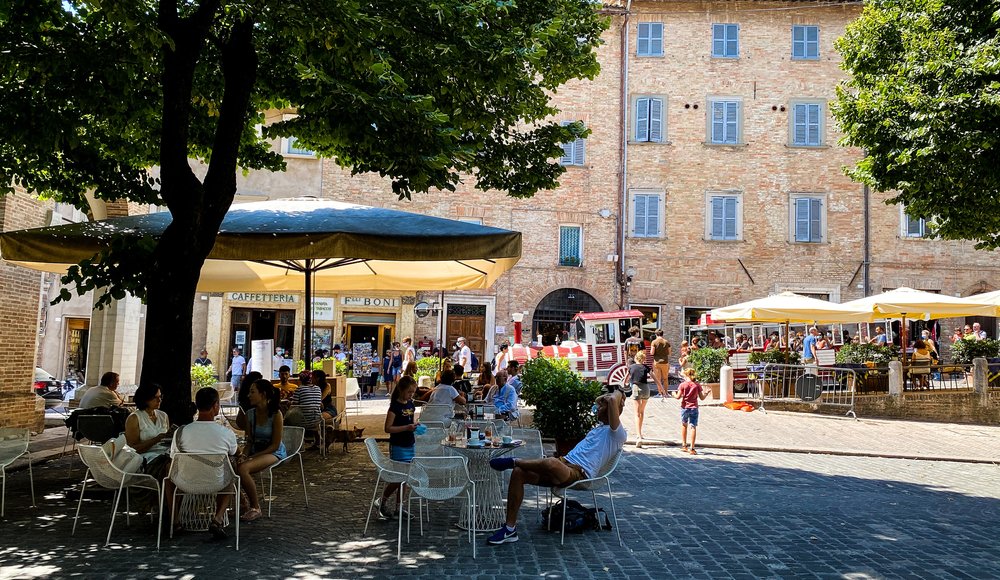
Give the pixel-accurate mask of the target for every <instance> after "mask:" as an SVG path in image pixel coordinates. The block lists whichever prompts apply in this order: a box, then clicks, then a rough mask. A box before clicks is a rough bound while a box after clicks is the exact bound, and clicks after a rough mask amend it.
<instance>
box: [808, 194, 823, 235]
mask: <svg viewBox="0 0 1000 580" xmlns="http://www.w3.org/2000/svg"><path fill="white" fill-rule="evenodd" d="M809 241H810V242H815V243H819V242H822V241H823V200H821V199H810V200H809Z"/></svg>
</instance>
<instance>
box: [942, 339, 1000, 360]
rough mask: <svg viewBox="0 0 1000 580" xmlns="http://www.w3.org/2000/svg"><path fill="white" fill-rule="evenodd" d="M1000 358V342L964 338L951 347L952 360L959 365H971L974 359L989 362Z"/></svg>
mask: <svg viewBox="0 0 1000 580" xmlns="http://www.w3.org/2000/svg"><path fill="white" fill-rule="evenodd" d="M998 356H1000V340H993V339H991V338H987V339H983V340H977V339H975V338H962V339H959V340H957V341H955V342H954V343H953V344H952V345H951V360H952V361H953V362H955V363H958V364H967V365H971V364H972V360H973V359H977V358H985V359H987V360H989V359H992V358H997V357H998Z"/></svg>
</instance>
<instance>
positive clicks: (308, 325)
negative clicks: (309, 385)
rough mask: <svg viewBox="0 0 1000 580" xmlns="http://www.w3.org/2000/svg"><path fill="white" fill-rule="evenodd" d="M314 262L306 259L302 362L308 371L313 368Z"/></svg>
mask: <svg viewBox="0 0 1000 580" xmlns="http://www.w3.org/2000/svg"><path fill="white" fill-rule="evenodd" d="M312 266H313V261H312V260H311V259H309V258H306V268H305V272H304V273H305V276H306V307H305V311H306V313H305V314H306V319H305V324H304V327H305V338H304V339H303V341H302V351H303V356H302V360H304V361H305V363H306V369H310V368H312V293H313V289H312V274H313V268H312Z"/></svg>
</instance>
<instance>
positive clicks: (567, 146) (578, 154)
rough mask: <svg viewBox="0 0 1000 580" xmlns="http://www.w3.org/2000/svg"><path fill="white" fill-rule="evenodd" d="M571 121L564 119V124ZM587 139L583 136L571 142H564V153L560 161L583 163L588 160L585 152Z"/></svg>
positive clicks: (573, 163) (570, 163) (564, 163)
mask: <svg viewBox="0 0 1000 580" xmlns="http://www.w3.org/2000/svg"><path fill="white" fill-rule="evenodd" d="M570 123H571V121H563V122H562V125H563V126H564V127H565V126H566V125H569V124H570ZM586 141H587V140H586V139H582V138H581V139H576V140H574V141H570V142H569V143H563V146H562V148H563V155H562V158H561V159H560V160H559V163H560V164H562V165H583V164H584V162H585V161H586V154H585V152H584V150H585V148H586Z"/></svg>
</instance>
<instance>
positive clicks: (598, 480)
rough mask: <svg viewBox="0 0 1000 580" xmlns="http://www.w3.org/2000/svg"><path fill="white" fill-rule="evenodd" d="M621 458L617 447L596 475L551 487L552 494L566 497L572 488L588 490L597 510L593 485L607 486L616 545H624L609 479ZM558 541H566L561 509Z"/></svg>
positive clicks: (564, 511)
mask: <svg viewBox="0 0 1000 580" xmlns="http://www.w3.org/2000/svg"><path fill="white" fill-rule="evenodd" d="M621 458H622V450H621V449H619V450H618V452H617V453H615V454H614V456H612V457H611V459H610V460H608V462H607V463H605V464H604V467H602V468H601V471H600V472H598V474H597V477H594V478H591V479H581V480H580V481H575V482H573V483H571V484H569V485H567V486H566V487H553V488H552V495H554V496H556V497H559V498H562V499H564V500H565V499H567V498H568V497H569V491H570V490H573V489H578V490H580V491H585V490H590V492H591V494H593V496H594V511H595V512H597V491H596V490H595V487H597V486H599V485H601V484H602V483H603V484H606V485H607V486H608V500H610V501H611V519H612V520H614V522H613V523H612V525H613V526H614V527H615V533H617V534H618V545H620V546H624V545H625V544H623V543H622V532H621V530H620V529H618V514H617V513H616V512H615V497H614V495H612V493H611V479H610V476H611V474H612V473H614V471H615V469H616V468H617V467H618V461H619V460H620V459H621ZM597 516H598V517H600V512H597ZM560 534H561V535H560V536H559V543H560V544H565V543H566V510H563V517H562V528H561V530H560Z"/></svg>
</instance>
